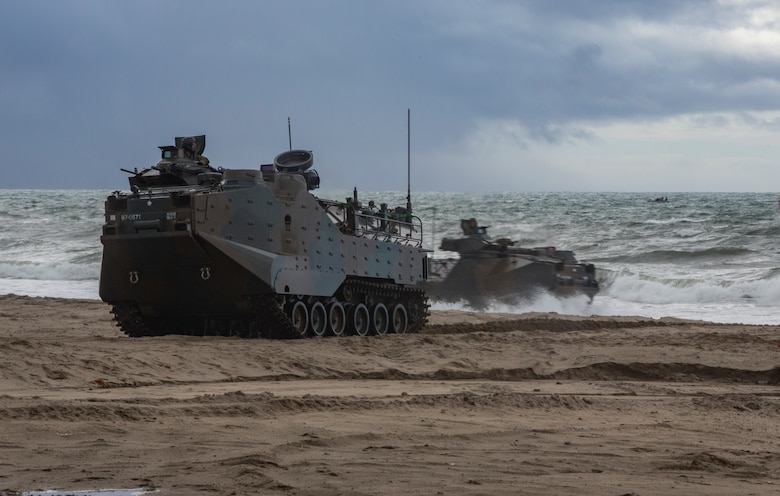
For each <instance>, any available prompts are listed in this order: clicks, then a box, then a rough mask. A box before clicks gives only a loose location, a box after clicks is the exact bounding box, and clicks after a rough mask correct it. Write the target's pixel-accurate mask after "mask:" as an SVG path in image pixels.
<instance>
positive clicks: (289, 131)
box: [287, 117, 292, 150]
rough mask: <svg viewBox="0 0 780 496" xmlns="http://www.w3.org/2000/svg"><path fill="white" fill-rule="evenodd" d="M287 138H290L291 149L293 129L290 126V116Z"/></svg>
mask: <svg viewBox="0 0 780 496" xmlns="http://www.w3.org/2000/svg"><path fill="white" fill-rule="evenodd" d="M287 139H289V140H290V150H292V129H291V128H290V118H289V117H288V118H287Z"/></svg>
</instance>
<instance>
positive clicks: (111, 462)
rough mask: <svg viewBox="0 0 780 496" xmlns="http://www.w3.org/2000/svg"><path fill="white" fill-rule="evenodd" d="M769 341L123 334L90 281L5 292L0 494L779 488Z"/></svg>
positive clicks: (434, 319)
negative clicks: (83, 294)
mask: <svg viewBox="0 0 780 496" xmlns="http://www.w3.org/2000/svg"><path fill="white" fill-rule="evenodd" d="M779 345H780V332H778V329H777V327H774V326H744V325H723V324H712V323H707V322H700V321H683V320H679V319H647V318H639V317H620V318H615V317H593V318H583V317H569V316H562V315H557V314H524V315H514V314H485V313H471V312H461V311H433V312H432V314H431V318H430V322H429V325H428V326H427V327H426V328H425V329H423V331H422V332H421V333H419V334H410V335H390V336H385V337H381V338H376V337H369V338H361V337H347V338H338V339H337V338H326V339H305V340H294V341H271V340H243V339H239V338H214V337H204V338H198V337H186V336H168V337H157V338H130V337H127V336H125V335H124V334H122V333H121V332H120V331H119V329H118V328H117V327H115V325H114V322H113V320H112V315H111V314H110V312H109V307H108V306H107V305H105V304H104V303H102V302H99V301H93V300H72V299H57V298H32V297H21V296H0V494H9V495H14V494H17V493H22V492H24V491H39V490H48V489H58V490H89V489H100V488H141V487H145V488H152V489H158V490H159V494H163V495H201V494H220V495H231V494H232V495H244V494H279V495H411V494H442V495H451V494H458V495H461V494H462V495H517V494H528V495H553V494H554V495H579V496H585V495H615V496H619V495H656V494H667V495H668V494H680V495H683V494H684V495H735V494H740V495H751V494H753V495H764V494H779V493H780V422H778V419H780V369H779V368H778V364H779V363H780V347H778V346H779Z"/></svg>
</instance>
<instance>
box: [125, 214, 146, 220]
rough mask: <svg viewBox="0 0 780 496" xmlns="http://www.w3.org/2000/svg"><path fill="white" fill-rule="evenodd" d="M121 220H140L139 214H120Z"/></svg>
mask: <svg viewBox="0 0 780 496" xmlns="http://www.w3.org/2000/svg"><path fill="white" fill-rule="evenodd" d="M121 219H122V220H141V214H122V217H121Z"/></svg>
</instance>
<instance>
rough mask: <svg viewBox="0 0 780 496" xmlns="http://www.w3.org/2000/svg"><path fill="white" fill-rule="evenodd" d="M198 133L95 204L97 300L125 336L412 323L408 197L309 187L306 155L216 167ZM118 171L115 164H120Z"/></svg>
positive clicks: (415, 313) (262, 333) (412, 225)
mask: <svg viewBox="0 0 780 496" xmlns="http://www.w3.org/2000/svg"><path fill="white" fill-rule="evenodd" d="M205 144H206V138H205V136H194V137H188V138H176V142H175V146H161V147H160V149H161V150H162V159H161V160H160V161H159V162H158V163H157V164H156V165H154V166H152V167H151V168H148V169H143V170H141V171H138V170H135V171H128V170H125V172H128V173H130V178H129V181H130V190H131V191H130V192H119V191H116V192H114V193H112V194H111V195H110V196H108V198H107V199H106V202H105V224H104V225H103V234H102V236H101V238H100V239H101V242H102V243H103V262H102V268H101V274H100V297H101V298H102V299H103V301H105V302H107V303H109V304H110V305H112V307H113V310H112V311H113V313H114V316H115V318H116V321H117V325H118V326H119V327H121V329H122V330H123V331H124V332H125V333H126V334H128V335H130V336H157V335H165V334H191V335H238V336H242V337H271V338H298V337H304V336H325V335H336V336H342V335H347V334H357V335H361V336H365V335H369V334H385V333H388V332H395V333H403V332H416V331H418V330H419V329H420V328H421V327H423V326H424V325H425V323H426V321H427V316H428V299H427V296H426V294H425V292H424V291H423V289H421V286H420V283H421V282H422V281H424V279H425V278H426V272H427V259H426V251H425V250H424V249H423V248H422V224H421V222H420V220H419V218H417V217H415V216H414V215H412V212H411V205H410V202H407V206H406V207H405V208H404V207H397V208H392V209H389V208H388V207H387V205H384V204H382V205H380V206H379V207H378V208H377V207H375V206H374V204H373V202H370V208H369V207H368V206H366V207H364V206H363V205H362V203H361V202H360V201H359V200H358V195H357V190H355V191H354V192H353V195H352V198H346V199H345V201H332V200H324V199H320V198H317V197H316V196H314V195H313V194H312V193H311V191H312V190H314V189H316V188H317V187H319V183H320V179H319V175H318V174H317V172H316V171H315V170H314V169H312V168H311V166H312V165H313V154H312V153H311V152H310V151H306V150H290V151H287V152H284V153H282V154H280V155H278V156H277V157H276V158H275V159H274V162H273V164H264V165H261V166H260V167H259V168H258V169H256V170H255V169H246V170H245V169H241V170H230V169H222V168H214V167H212V166H211V165H210V164H209V161H208V159H206V158H205V157H203V156H202V153H203V150H204V148H205ZM123 170H124V169H123Z"/></svg>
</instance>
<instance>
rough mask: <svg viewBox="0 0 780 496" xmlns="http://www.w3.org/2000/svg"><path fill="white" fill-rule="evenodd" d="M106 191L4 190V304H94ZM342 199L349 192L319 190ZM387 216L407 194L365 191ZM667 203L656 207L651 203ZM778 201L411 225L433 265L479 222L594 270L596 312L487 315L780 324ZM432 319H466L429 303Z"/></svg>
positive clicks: (521, 201)
mask: <svg viewBox="0 0 780 496" xmlns="http://www.w3.org/2000/svg"><path fill="white" fill-rule="evenodd" d="M108 193H109V192H108V191H97V190H82V191H76V190H57V191H54V190H0V221H2V222H0V294H19V295H29V296H50V297H61V298H85V299H99V296H98V279H99V275H100V261H101V253H102V245H101V244H100V233H101V225H102V223H103V201H104V200H105V197H106V196H107V195H108ZM314 193H315V194H316V195H317V196H319V197H321V198H328V199H336V200H343V199H344V198H346V197H347V196H351V194H352V193H351V192H345V191H341V192H339V191H320V190H315V191H314ZM359 195H360V199H361V201H363V202H364V203H367V202H368V200H374V201H375V202H376V203H377V204H379V203H381V202H386V203H388V204H389V205H390V206H395V205H405V204H406V192H397V193H386V192H383V193H376V192H375V193H363V192H360V193H359ZM662 196H663V197H668V202H656V201H654V199H655V198H656V197H662ZM778 198H780V194H773V193H657V194H656V193H418V192H415V193H413V194H412V205H413V208H414V211H415V215H417V216H419V217H420V218H421V219H422V221H423V228H424V230H425V232H424V239H425V246H426V247H427V248H429V249H432V250H433V254H432V255H433V256H434V257H436V258H439V257H447V256H452V255H453V254H452V253H447V252H442V251H440V250H438V246H439V242H440V240H441V238H442V237H458V236H460V234H461V231H460V219H468V218H472V217H473V218H475V219H477V221H478V223H479V225H482V226H488V233H489V234H490V235H491V236H492V237H493V238H510V239H512V240H514V241H515V242H516V244H517V245H519V246H526V247H535V246H555V247H556V248H558V249H562V250H573V251H574V252H575V254H576V256H577V258H578V259H579V260H580V261H587V262H590V263H593V264H595V266H596V269H597V277H598V278H599V280H600V281H601V291H600V293H599V294H598V295H597V296H596V297H595V298H594V300H593V301H592V302H588V301H587V298H585V297H584V296H575V297H571V298H566V299H559V298H555V297H553V296H551V295H549V294H540V295H537V296H536V297H534V298H532V299H530V300H528V301H525V302H523V303H522V304H519V305H516V306H505V305H494V306H493V307H491V308H490V310H489V311H495V312H507V313H524V312H558V313H561V314H569V315H581V316H588V315H605V316H609V315H613V316H626V315H636V316H644V317H651V318H660V317H679V318H684V319H700V320H707V321H710V322H721V323H743V324H769V325H778V324H780V248H778V246H777V243H775V236H778V235H780V211H779V209H778V203H777V199H778ZM432 308H433V309H468V307H466V306H465V305H463V304H446V305H445V304H440V303H434V304H433V306H432Z"/></svg>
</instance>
